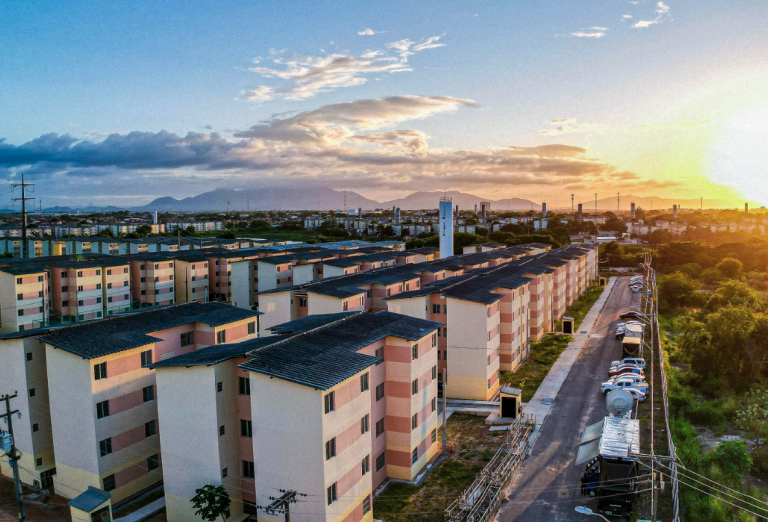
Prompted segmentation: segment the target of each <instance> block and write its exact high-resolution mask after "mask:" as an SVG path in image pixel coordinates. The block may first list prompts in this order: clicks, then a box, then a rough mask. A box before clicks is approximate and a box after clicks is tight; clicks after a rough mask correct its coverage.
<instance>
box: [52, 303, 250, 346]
mask: <svg viewBox="0 0 768 522" xmlns="http://www.w3.org/2000/svg"><path fill="white" fill-rule="evenodd" d="M258 315H261V312H255V311H252V310H245V309H243V308H238V307H236V306H231V305H227V304H224V303H217V302H212V303H185V304H179V305H172V306H164V307H160V308H154V309H152V310H149V311H139V312H135V313H130V314H125V315H120V316H118V317H111V318H108V319H102V320H98V321H91V322H87V323H82V324H78V325H74V326H71V327H69V328H62V329H60V330H57V331H54V332H52V333H50V334H48V335H42V336H40V337H39V339H40V340H41V341H43V342H45V343H47V344H50V345H52V346H54V347H55V348H60V349H62V350H64V351H67V352H70V353H73V354H75V355H79V356H81V357H83V358H85V359H93V358H96V357H102V356H104V355H109V354H112V353H117V352H121V351H124V350H130V349H132V348H137V347H139V346H145V345H147V344H150V343H153V342H155V341H158V340H159V339H158V338H156V337H152V336H151V335H150V334H151V333H153V332H157V331H160V330H165V329H167V328H173V327H174V326H181V325H183V324H188V323H193V322H199V323H204V324H207V325H209V326H221V325H224V324H227V323H231V322H234V321H240V320H243V319H248V318H250V317H256V316H258Z"/></svg>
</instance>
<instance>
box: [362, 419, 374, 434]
mask: <svg viewBox="0 0 768 522" xmlns="http://www.w3.org/2000/svg"><path fill="white" fill-rule="evenodd" d="M369 419H370V417H369V416H368V415H366V416H365V417H363V418H362V419H360V434H361V435H364V434H366V433H368V430H370V429H371V428H370V425H369Z"/></svg>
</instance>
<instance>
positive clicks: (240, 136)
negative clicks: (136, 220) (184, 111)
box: [0, 96, 629, 198]
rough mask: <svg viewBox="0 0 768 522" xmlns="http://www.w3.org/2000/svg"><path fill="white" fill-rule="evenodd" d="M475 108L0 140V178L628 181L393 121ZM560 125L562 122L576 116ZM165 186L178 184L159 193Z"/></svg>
mask: <svg viewBox="0 0 768 522" xmlns="http://www.w3.org/2000/svg"><path fill="white" fill-rule="evenodd" d="M475 105H476V104H475V102H473V101H472V100H466V99H459V98H451V97H447V96H435V97H424V96H395V97H389V98H380V99H370V100H358V101H354V102H348V103H339V104H332V105H326V106H322V107H319V108H317V109H314V110H311V111H305V112H300V113H297V114H287V115H275V116H273V118H271V119H270V120H267V121H264V122H262V123H260V124H258V125H254V126H252V127H250V128H248V129H247V130H243V131H240V132H237V133H236V135H235V138H233V139H225V138H222V137H221V136H219V135H218V134H216V133H210V134H202V133H194V132H190V133H188V134H186V135H185V136H180V135H176V134H173V133H169V132H165V131H161V132H157V133H152V132H139V131H134V132H130V133H128V134H126V135H118V134H112V135H110V136H108V137H107V138H106V139H104V140H101V141H90V140H83V139H78V138H75V137H72V136H68V135H58V134H44V135H42V136H40V137H39V138H36V139H34V140H30V141H28V142H26V143H22V144H20V145H12V144H9V143H6V142H5V141H0V173H2V174H0V176H2V177H4V178H14V177H15V176H16V175H17V174H18V173H19V172H21V171H24V172H26V173H27V174H28V176H29V177H30V179H32V180H35V179H36V180H38V181H39V182H42V181H45V182H46V184H47V185H48V186H49V187H56V190H57V194H59V195H61V197H67V196H69V195H75V194H82V190H83V188H82V187H83V186H87V187H89V188H88V190H89V191H96V190H102V191H104V192H102V193H105V194H106V193H109V192H108V191H112V193H115V192H117V193H119V194H121V195H123V196H128V195H131V194H141V197H142V198H144V197H146V195H147V194H148V193H151V191H154V192H155V195H173V196H182V195H189V191H190V190H195V191H196V192H197V193H199V192H203V191H206V190H211V189H214V188H217V187H220V186H229V187H243V186H252V185H253V184H254V183H273V182H274V180H286V183H288V182H290V183H294V184H301V185H303V186H306V185H308V184H313V183H315V184H322V185H325V186H329V187H331V188H335V189H339V190H347V189H350V190H361V191H371V192H369V193H371V194H372V195H373V194H376V193H381V192H380V191H383V190H392V191H406V190H407V191H413V190H435V188H436V187H439V188H440V189H442V190H453V189H456V190H489V191H494V192H495V193H499V192H500V191H501V192H503V193H506V194H510V195H511V194H512V193H513V192H514V193H516V194H521V193H524V192H525V191H540V190H541V188H542V187H551V190H554V189H556V188H558V187H563V186H566V185H570V184H578V183H584V184H587V185H589V186H593V187H595V190H600V189H601V187H602V188H605V189H609V188H611V187H612V186H614V185H615V183H616V182H617V181H618V180H620V179H624V180H626V179H629V178H627V175H626V174H625V173H622V172H618V171H617V170H616V169H615V168H614V167H613V166H611V165H608V164H606V163H603V162H601V161H599V160H597V159H595V158H591V157H589V156H588V154H587V151H586V150H585V149H583V148H580V147H574V146H571V145H563V144H550V145H540V146H525V147H524V146H515V145H512V146H508V147H500V148H494V149H490V150H448V149H441V148H431V147H430V146H429V136H427V134H425V133H424V132H422V131H420V130H418V129H414V128H409V127H405V128H401V127H400V125H402V124H405V123H406V122H413V121H419V120H421V119H424V118H429V117H436V116H438V115H447V114H450V113H451V112H453V111H457V110H462V109H466V108H471V107H474V106H475ZM559 124H560V125H561V126H563V127H566V126H569V125H572V124H575V121H573V120H564V121H561V122H560V123H559ZM619 176H623V178H621V177H619ZM94 187H100V188H94ZM169 187H178V188H177V189H174V192H173V193H171V194H169V193H168V192H167V191H168V190H169ZM628 189H629V187H628V188H627V190H628ZM139 191H140V192H139ZM136 197H139V196H136Z"/></svg>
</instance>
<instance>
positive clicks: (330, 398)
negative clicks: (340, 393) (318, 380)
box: [325, 392, 336, 413]
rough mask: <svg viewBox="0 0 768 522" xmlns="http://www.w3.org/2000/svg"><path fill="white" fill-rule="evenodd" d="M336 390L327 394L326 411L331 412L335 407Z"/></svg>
mask: <svg viewBox="0 0 768 522" xmlns="http://www.w3.org/2000/svg"><path fill="white" fill-rule="evenodd" d="M335 394H336V392H331V393H328V394H326V396H325V413H331V412H332V411H334V409H335V405H334V402H335V401H334V396H335Z"/></svg>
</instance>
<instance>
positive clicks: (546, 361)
mask: <svg viewBox="0 0 768 522" xmlns="http://www.w3.org/2000/svg"><path fill="white" fill-rule="evenodd" d="M571 341H573V337H571V336H570V335H547V336H546V337H544V339H542V340H541V341H539V342H536V343H531V352H530V355H529V356H528V360H527V361H525V362H524V363H523V364H521V365H520V367H518V369H517V371H516V372H514V373H512V372H502V373H501V382H504V383H509V384H511V385H512V387H514V388H520V389H521V390H523V402H528V401H530V400H531V397H533V395H534V394H535V393H536V390H538V389H539V385H540V384H541V382H542V381H543V380H544V378H545V377H546V376H547V374H548V373H549V369H550V368H552V365H553V364H555V361H556V360H557V358H558V357H560V354H561V353H563V351H564V350H565V348H566V346H568V343H570V342H571Z"/></svg>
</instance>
